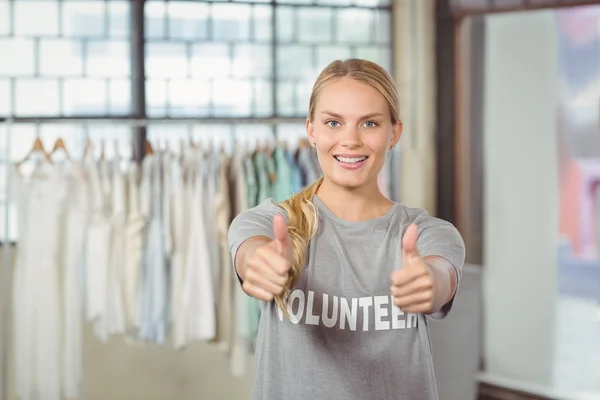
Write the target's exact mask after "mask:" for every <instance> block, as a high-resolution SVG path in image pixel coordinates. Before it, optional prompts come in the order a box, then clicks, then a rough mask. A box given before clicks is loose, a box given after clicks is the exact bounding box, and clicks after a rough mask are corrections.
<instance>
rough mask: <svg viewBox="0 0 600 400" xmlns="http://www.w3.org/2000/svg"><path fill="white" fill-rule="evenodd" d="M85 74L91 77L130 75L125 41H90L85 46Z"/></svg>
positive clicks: (128, 56) (127, 44)
mask: <svg viewBox="0 0 600 400" xmlns="http://www.w3.org/2000/svg"><path fill="white" fill-rule="evenodd" d="M86 61H87V63H86V72H87V73H88V75H91V76H106V77H124V76H129V74H130V68H131V67H130V65H129V61H130V49H129V42H126V41H116V40H113V41H91V42H88V44H87V60H86Z"/></svg>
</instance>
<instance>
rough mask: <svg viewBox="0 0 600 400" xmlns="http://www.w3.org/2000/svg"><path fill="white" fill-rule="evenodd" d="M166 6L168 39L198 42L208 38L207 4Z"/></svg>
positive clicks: (172, 4) (173, 4)
mask: <svg viewBox="0 0 600 400" xmlns="http://www.w3.org/2000/svg"><path fill="white" fill-rule="evenodd" d="M167 4H168V5H167V15H168V17H169V37H170V38H174V39H193V40H200V39H206V38H207V37H208V21H207V18H208V13H209V8H208V7H209V6H208V4H200V3H193V2H169V3H167Z"/></svg>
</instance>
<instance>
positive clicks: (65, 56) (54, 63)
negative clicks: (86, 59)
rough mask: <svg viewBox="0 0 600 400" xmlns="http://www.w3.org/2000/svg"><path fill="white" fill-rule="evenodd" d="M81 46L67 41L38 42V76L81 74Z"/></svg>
mask: <svg viewBox="0 0 600 400" xmlns="http://www.w3.org/2000/svg"><path fill="white" fill-rule="evenodd" d="M82 51H83V46H82V45H81V42H79V41H74V40H68V39H41V40H40V57H39V63H40V74H42V75H55V76H56V75H58V76H65V75H79V76H81V74H82V73H83V59H82Z"/></svg>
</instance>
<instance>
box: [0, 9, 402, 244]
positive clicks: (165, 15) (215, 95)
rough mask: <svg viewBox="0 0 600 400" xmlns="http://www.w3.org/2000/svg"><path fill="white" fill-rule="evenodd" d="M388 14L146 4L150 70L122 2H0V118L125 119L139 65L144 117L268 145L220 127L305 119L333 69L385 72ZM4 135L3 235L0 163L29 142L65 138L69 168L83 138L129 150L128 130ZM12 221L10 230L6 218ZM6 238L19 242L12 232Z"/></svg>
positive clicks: (55, 128)
mask: <svg viewBox="0 0 600 400" xmlns="http://www.w3.org/2000/svg"><path fill="white" fill-rule="evenodd" d="M391 5H392V1H391V0H293V1H292V0H281V1H275V2H273V1H270V0H254V1H251V0H233V1H215V0H213V1H202V0H197V1H178V0H169V1H166V0H146V2H145V6H144V10H143V14H144V15H143V16H142V15H140V16H138V17H140V18H137V20H141V19H143V21H144V24H145V38H144V46H145V48H144V53H145V60H134V59H132V52H131V47H132V34H131V32H132V27H131V26H130V23H131V21H132V20H136V18H132V17H134V16H132V15H131V13H132V12H134V10H135V8H133V7H131V2H130V1H128V0H12V1H0V53H2V54H10V57H4V58H3V59H2V62H1V63H0V117H3V116H12V117H29V118H34V119H35V118H43V117H51V118H59V119H62V118H65V119H68V118H73V117H127V116H129V115H131V114H132V97H131V94H132V92H133V89H134V87H133V86H134V85H135V82H134V81H133V80H132V72H131V70H132V68H131V67H132V65H133V64H134V63H136V64H137V63H140V62H141V63H142V64H143V67H144V75H145V114H146V115H147V116H148V117H149V118H156V119H164V118H193V119H196V118H197V119H202V118H210V117H215V118H219V119H223V120H224V121H225V124H224V125H223V126H220V127H216V126H215V127H214V131H215V132H219V135H220V134H221V132H223V137H228V138H229V139H223V140H224V143H225V142H227V143H229V144H231V143H232V141H231V140H232V138H234V137H235V139H236V140H240V141H244V140H247V139H244V138H247V137H249V135H250V133H248V132H253V133H252V135H254V136H255V137H258V138H259V139H260V138H262V137H266V136H264V135H272V132H273V127H272V126H270V125H258V124H253V126H252V127H250V126H240V125H237V123H236V124H235V125H231V124H227V119H232V120H233V119H238V118H249V119H252V118H272V117H285V118H291V119H294V118H298V119H299V120H302V119H303V118H305V117H306V113H307V110H308V97H309V95H310V90H311V88H312V83H313V82H314V79H315V78H316V76H317V74H318V72H319V71H320V70H321V69H322V68H323V67H324V66H325V65H327V64H328V63H329V62H331V61H332V60H334V59H338V58H348V57H360V58H367V59H370V60H372V61H375V62H377V63H380V64H381V65H383V66H384V67H385V68H386V69H388V70H391V64H392V61H391V58H392V57H391V50H392V48H391ZM254 125H256V126H254ZM167 130H168V131H169V132H170V133H169V134H168V133H167ZM177 130H179V131H181V132H180V133H179V134H176V135H173V134H172V133H173V132H175V131H177ZM275 130H276V132H277V135H281V136H284V137H288V138H294V137H296V136H300V135H303V134H304V125H303V122H300V123H298V124H281V125H278V126H276V127H275ZM184 131H185V132H184ZM189 131H190V129H188V128H184V127H181V126H174V125H166V124H160V126H152V127H149V128H148V138H150V139H156V140H158V138H162V137H164V138H167V137H168V140H169V141H173V140H179V139H174V138H175V137H178V138H180V137H186V136H187V137H189V136H190V135H192V136H193V135H199V134H198V133H197V132H196V130H195V128H194V129H191V132H189ZM6 132H7V127H6V126H4V125H2V124H0V157H2V160H4V161H5V162H4V163H2V170H1V171H0V175H1V176H0V227H4V226H5V224H4V221H5V206H4V205H5V204H6V194H7V190H8V186H7V180H6V172H7V171H6V165H7V163H6V161H16V160H20V159H22V157H23V156H24V155H25V154H26V153H27V152H28V151H29V149H30V148H31V145H32V142H33V139H34V138H35V137H36V136H39V137H40V138H42V140H43V141H44V143H45V145H46V147H48V146H52V144H53V142H54V140H55V138H56V137H57V136H58V135H60V136H61V137H63V139H64V140H65V142H66V144H67V147H68V148H69V151H70V152H71V153H72V154H73V156H75V157H76V156H77V155H78V154H81V153H82V151H83V143H84V138H85V137H86V135H87V137H89V138H91V139H93V140H94V141H98V142H99V141H100V140H101V138H105V139H107V140H108V139H110V140H112V138H116V139H118V141H119V148H120V151H122V153H121V154H130V153H131V149H132V147H133V146H132V144H131V138H132V135H131V131H130V129H129V128H128V127H127V126H124V125H123V126H114V125H112V126H110V127H107V126H100V125H97V124H91V125H85V124H82V125H73V124H69V125H57V124H52V126H46V125H44V124H43V123H40V124H31V125H15V126H12V127H11V128H10V140H9V139H8V137H7V135H6ZM225 132H229V133H228V134H226V133H225ZM232 132H233V133H232ZM236 132H237V133H236ZM243 132H247V133H243ZM261 135H263V136H261ZM253 140H254V139H253ZM261 140H262V139H261ZM96 147H98V146H96ZM175 147H176V146H175ZM175 147H173V148H175ZM112 148H113V146H108V147H107V150H108V149H112ZM10 215H11V216H9V220H11V221H14V220H15V218H14V217H13V216H12V215H14V213H13V211H10ZM0 230H1V229H0ZM10 232H11V233H10V234H9V237H10V238H11V239H14V238H15V237H16V236H15V235H16V234H17V233H16V231H15V230H14V226H12V225H11V228H10ZM0 237H5V232H0Z"/></svg>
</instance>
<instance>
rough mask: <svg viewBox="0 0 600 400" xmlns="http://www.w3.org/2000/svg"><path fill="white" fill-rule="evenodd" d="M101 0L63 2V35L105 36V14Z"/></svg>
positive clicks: (64, 0)
mask: <svg viewBox="0 0 600 400" xmlns="http://www.w3.org/2000/svg"><path fill="white" fill-rule="evenodd" d="M104 5H105V3H104V1H101V0H85V1H83V0H63V14H62V23H63V34H64V35H66V36H79V37H86V36H104V35H106V30H105V28H106V19H105V18H106V13H105V10H104Z"/></svg>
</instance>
